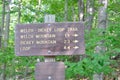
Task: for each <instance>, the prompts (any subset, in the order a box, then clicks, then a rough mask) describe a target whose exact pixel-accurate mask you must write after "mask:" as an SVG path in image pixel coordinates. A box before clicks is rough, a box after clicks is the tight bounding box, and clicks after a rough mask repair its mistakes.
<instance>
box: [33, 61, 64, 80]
mask: <svg viewBox="0 0 120 80" xmlns="http://www.w3.org/2000/svg"><path fill="white" fill-rule="evenodd" d="M35 79H36V80H65V65H64V63H63V62H47V63H44V62H39V63H37V64H36V68H35Z"/></svg>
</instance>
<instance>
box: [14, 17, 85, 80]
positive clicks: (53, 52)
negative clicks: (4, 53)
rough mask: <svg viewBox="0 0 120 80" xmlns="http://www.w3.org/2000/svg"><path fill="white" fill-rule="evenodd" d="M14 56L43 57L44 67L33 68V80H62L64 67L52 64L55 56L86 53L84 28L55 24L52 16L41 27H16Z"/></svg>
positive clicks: (68, 23) (23, 25) (78, 24)
mask: <svg viewBox="0 0 120 80" xmlns="http://www.w3.org/2000/svg"><path fill="white" fill-rule="evenodd" d="M15 53H16V55H18V56H45V62H44V63H43V62H39V63H37V64H36V69H35V76H36V80H65V75H64V69H65V66H64V63H63V62H55V56H58V55H81V54H84V53H85V45H84V25H83V23H82V22H63V23H55V16H54V15H47V16H45V23H42V24H18V25H17V26H16V28H15ZM47 71H48V72H47Z"/></svg>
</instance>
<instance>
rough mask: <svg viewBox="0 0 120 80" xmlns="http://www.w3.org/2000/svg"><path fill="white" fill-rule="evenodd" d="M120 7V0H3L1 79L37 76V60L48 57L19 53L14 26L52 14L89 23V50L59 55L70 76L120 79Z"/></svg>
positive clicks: (27, 79) (68, 78)
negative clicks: (69, 54) (35, 73)
mask: <svg viewBox="0 0 120 80" xmlns="http://www.w3.org/2000/svg"><path fill="white" fill-rule="evenodd" d="M119 7H120V0H0V80H35V78H34V69H35V64H36V63H37V59H40V61H44V57H43V56H29V57H19V56H16V55H15V52H14V45H15V43H14V38H15V37H14V32H15V30H14V29H15V25H16V24H18V23H22V24H23V23H44V16H45V15H48V14H52V15H55V17H56V22H78V21H82V22H84V24H85V47H86V54H85V55H80V56H57V57H56V61H63V62H64V63H65V65H66V66H67V68H66V75H65V76H66V80H80V79H88V80H101V79H102V80H110V79H113V78H115V79H118V80H120V79H119V78H120V9H119ZM96 75H97V77H96ZM98 76H99V77H100V76H102V77H101V79H98Z"/></svg>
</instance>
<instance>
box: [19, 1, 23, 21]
mask: <svg viewBox="0 0 120 80" xmlns="http://www.w3.org/2000/svg"><path fill="white" fill-rule="evenodd" d="M21 2H22V0H19V4H18V6H19V9H18V23H20V17H21Z"/></svg>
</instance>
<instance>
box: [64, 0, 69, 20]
mask: <svg viewBox="0 0 120 80" xmlns="http://www.w3.org/2000/svg"><path fill="white" fill-rule="evenodd" d="M64 15H65V19H64V20H65V21H68V0H65V13H64Z"/></svg>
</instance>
